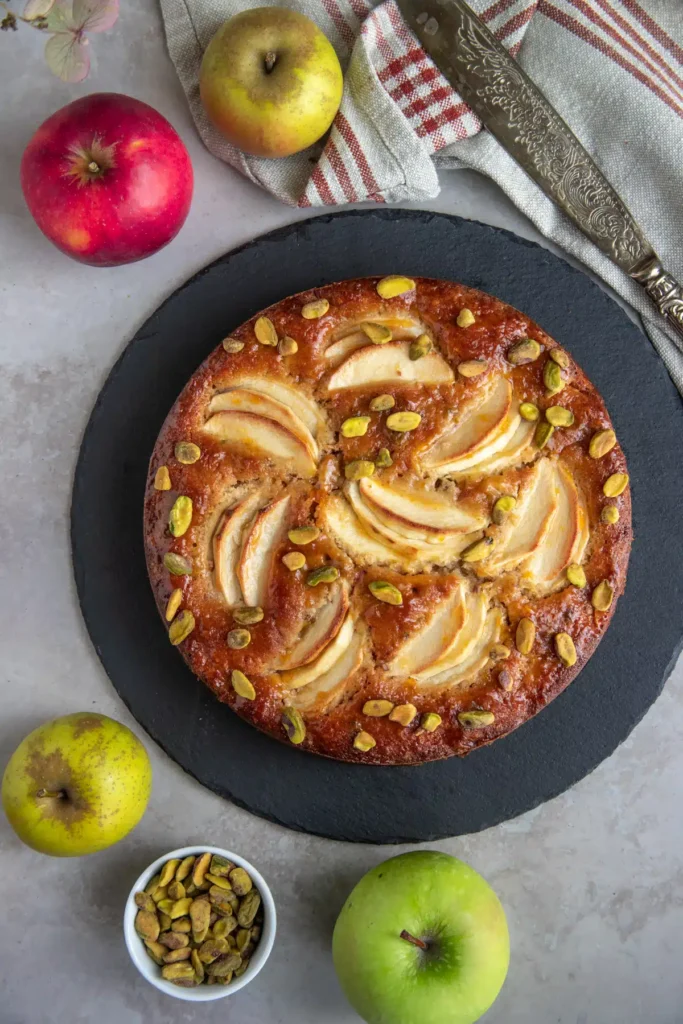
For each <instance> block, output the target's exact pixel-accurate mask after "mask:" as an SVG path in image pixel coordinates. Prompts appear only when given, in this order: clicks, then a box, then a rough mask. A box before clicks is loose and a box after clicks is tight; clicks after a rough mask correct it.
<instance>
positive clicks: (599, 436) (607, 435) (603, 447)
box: [588, 430, 617, 459]
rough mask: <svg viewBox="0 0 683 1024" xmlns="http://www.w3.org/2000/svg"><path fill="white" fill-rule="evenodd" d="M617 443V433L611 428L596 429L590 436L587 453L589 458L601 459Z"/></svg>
mask: <svg viewBox="0 0 683 1024" xmlns="http://www.w3.org/2000/svg"><path fill="white" fill-rule="evenodd" d="M616 443H617V435H616V434H615V433H614V431H613V430H598V431H596V433H595V434H593V436H592V437H591V440H590V444H589V445H588V454H589V455H590V457H591V459H601V458H602V457H603V456H604V455H607V453H608V452H611V451H612V449H613V448H614V446H615V444H616Z"/></svg>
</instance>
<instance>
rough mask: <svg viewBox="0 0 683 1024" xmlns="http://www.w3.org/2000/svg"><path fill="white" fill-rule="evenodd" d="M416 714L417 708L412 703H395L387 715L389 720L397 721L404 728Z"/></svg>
mask: <svg viewBox="0 0 683 1024" xmlns="http://www.w3.org/2000/svg"><path fill="white" fill-rule="evenodd" d="M416 715H417V708H416V707H415V705H414V704H397V705H396V707H395V708H394V710H393V711H392V712H391V713H390V715H389V721H390V722H397V723H398V724H399V725H402V726H403V727H404V728H405V727H406V726H407V725H410V723H411V722H412V721H413V719H414V718H415V716H416Z"/></svg>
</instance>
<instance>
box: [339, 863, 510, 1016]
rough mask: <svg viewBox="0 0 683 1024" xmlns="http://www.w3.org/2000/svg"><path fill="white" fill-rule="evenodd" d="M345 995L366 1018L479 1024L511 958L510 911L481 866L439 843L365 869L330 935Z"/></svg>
mask: <svg viewBox="0 0 683 1024" xmlns="http://www.w3.org/2000/svg"><path fill="white" fill-rule="evenodd" d="M332 953H333V957H334V966H335V969H336V971H337V976H338V978H339V981H340V982H341V986H342V988H343V989H344V992H345V993H346V996H347V998H348V1000H349V1002H350V1003H351V1005H352V1006H353V1008H354V1009H355V1010H356V1012H357V1013H358V1014H359V1015H360V1016H361V1017H362V1018H363V1020H364V1021H366V1022H367V1024H389V1022H391V1024H473V1022H474V1021H476V1020H479V1018H480V1017H481V1016H482V1014H484V1013H485V1012H486V1011H487V1010H488V1008H489V1007H490V1006H491V1004H492V1003H493V1002H494V1000H495V999H496V997H497V995H498V993H499V991H500V989H501V987H502V985H503V982H504V981H505V976H506V974H507V969H508V963H509V959H510V940H509V936H508V929H507V921H506V919H505V912H504V910H503V908H502V906H501V904H500V901H499V899H498V897H497V896H496V894H495V892H494V891H493V889H492V888H491V887H490V886H489V885H488V884H487V882H485V881H484V879H483V878H482V877H481V875H479V874H477V872H476V871H474V869H473V868H471V867H469V866H468V865H467V864H464V863H463V862H462V861H461V860H457V859H456V858H455V857H450V856H449V855H448V854H445V853H437V852H435V851H432V850H422V851H418V852H415V853H404V854H401V855H400V856H399V857H392V858H391V860H387V861H384V863H383V864H379V865H378V866H377V867H376V868H373V869H372V871H369V872H368V873H367V875H365V876H364V877H363V878H362V879H361V880H360V882H359V883H358V885H357V886H356V887H355V889H354V890H353V891H352V893H351V895H350V896H349V898H348V899H347V901H346V903H345V904H344V906H343V908H342V911H341V913H340V915H339V918H338V919H337V923H336V925H335V929H334V936H333V940H332Z"/></svg>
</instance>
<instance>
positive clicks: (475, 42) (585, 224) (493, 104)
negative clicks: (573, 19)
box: [397, 0, 683, 352]
mask: <svg viewBox="0 0 683 1024" xmlns="http://www.w3.org/2000/svg"><path fill="white" fill-rule="evenodd" d="M397 3H398V6H399V8H400V9H401V11H402V13H403V15H404V17H405V19H406V21H407V23H408V25H409V26H410V28H411V29H412V31H413V32H414V33H415V35H416V36H417V38H418V40H419V41H420V43H421V45H422V47H423V48H424V49H425V51H426V52H427V53H428V54H429V55H430V57H431V58H432V60H433V61H434V63H435V64H436V65H437V67H438V68H439V69H440V70H441V72H442V74H443V75H444V76H445V77H446V78H447V80H448V81H449V82H450V83H451V85H453V87H454V88H455V89H457V90H458V92H459V93H460V95H461V96H462V98H463V99H464V100H465V102H466V103H468V104H469V106H470V107H471V108H472V109H473V110H474V112H475V114H477V115H478V116H479V117H480V118H481V120H482V121H483V122H484V124H485V125H486V127H487V128H488V129H489V131H490V132H491V134H492V135H494V136H495V138H496V139H498V141H499V142H500V143H501V144H502V145H503V147H504V148H505V149H506V150H507V151H508V153H509V154H510V155H511V156H512V157H514V159H515V160H516V161H517V162H518V163H519V164H520V166H521V167H522V168H523V169H524V170H525V171H526V173H527V174H528V175H529V176H530V177H531V178H532V179H533V180H534V181H536V182H537V183H538V184H539V185H540V187H541V188H542V189H543V191H544V192H545V194H546V195H547V196H548V197H549V198H550V199H552V200H553V201H554V202H555V203H556V204H557V206H559V207H560V209H561V210H563V211H564V213H565V214H566V215H567V216H568V217H570V218H571V220H572V221H573V222H574V224H575V225H576V226H577V227H578V228H579V229H580V230H581V231H583V233H584V234H585V235H586V236H587V237H588V238H589V239H590V240H591V241H592V242H593V243H594V244H595V245H597V246H598V247H599V248H600V249H601V250H602V251H603V252H604V253H605V254H606V255H607V256H609V258H610V259H611V260H613V261H614V262H615V263H616V264H617V266H619V267H621V269H622V270H623V271H625V272H626V273H627V274H628V275H629V276H630V277H631V278H632V279H633V280H635V281H638V282H639V283H640V284H642V285H643V287H644V288H645V291H646V292H647V294H648V295H649V296H650V298H651V299H652V301H653V302H654V304H655V306H656V307H657V309H658V310H659V312H660V313H661V315H662V316H663V317H665V319H666V320H668V322H669V324H670V325H671V326H672V327H673V328H674V329H675V330H676V331H677V333H678V335H679V336H680V338H681V339H682V341H678V342H677V344H678V347H679V348H680V350H681V351H682V352H683V288H681V285H679V284H678V282H677V281H676V280H675V278H673V277H672V276H671V274H669V273H667V272H666V271H665V270H664V269H663V267H662V265H661V263H660V261H659V258H658V256H657V254H656V253H655V251H654V249H653V247H652V245H651V244H650V242H649V241H648V239H647V238H646V237H645V235H644V233H643V231H642V230H641V228H640V226H639V225H638V224H637V222H636V220H635V218H634V217H633V215H632V214H631V212H630V211H629V209H628V208H627V206H626V204H625V203H624V202H623V200H622V199H621V197H620V196H619V195H618V193H617V192H616V191H615V190H614V188H612V186H611V185H610V184H609V182H608V181H607V179H606V178H605V176H604V175H603V173H602V171H601V170H600V168H599V167H598V166H597V164H596V163H595V162H594V160H592V159H591V157H590V156H589V154H588V153H587V152H586V150H585V149H584V147H583V146H582V145H581V143H580V142H579V140H578V139H577V137H576V136H575V135H574V133H573V132H572V130H571V129H570V128H569V126H568V125H567V124H566V122H565V121H564V120H563V119H562V117H561V116H560V115H559V114H558V112H557V111H556V110H555V109H554V108H553V107H552V106H551V104H550V103H549V102H548V100H547V99H546V98H545V96H544V95H543V94H542V93H541V92H540V91H539V89H538V87H537V86H536V85H535V84H534V82H533V81H532V80H531V79H530V78H529V76H528V75H527V74H526V73H525V72H524V71H523V70H522V68H521V67H520V65H519V64H517V62H516V61H515V60H514V59H513V58H512V57H511V56H510V54H509V53H508V52H507V50H506V49H505V47H504V46H502V45H501V43H499V42H498V40H497V39H496V38H495V37H494V36H493V35H492V34H491V32H490V31H489V29H488V28H487V26H486V25H485V24H484V23H483V22H482V21H480V19H479V18H478V17H477V16H476V14H475V13H474V11H473V10H472V9H471V8H470V7H469V5H468V4H467V3H466V0H397Z"/></svg>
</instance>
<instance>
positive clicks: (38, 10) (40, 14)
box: [24, 0, 55, 21]
mask: <svg viewBox="0 0 683 1024" xmlns="http://www.w3.org/2000/svg"><path fill="white" fill-rule="evenodd" d="M54 2H55V0H27V3H26V6H25V7H24V17H25V18H26V20H27V21H34V20H35V19H36V18H44V17H46V16H47V15H48V14H49V13H50V9H51V8H52V5H53V4H54Z"/></svg>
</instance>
